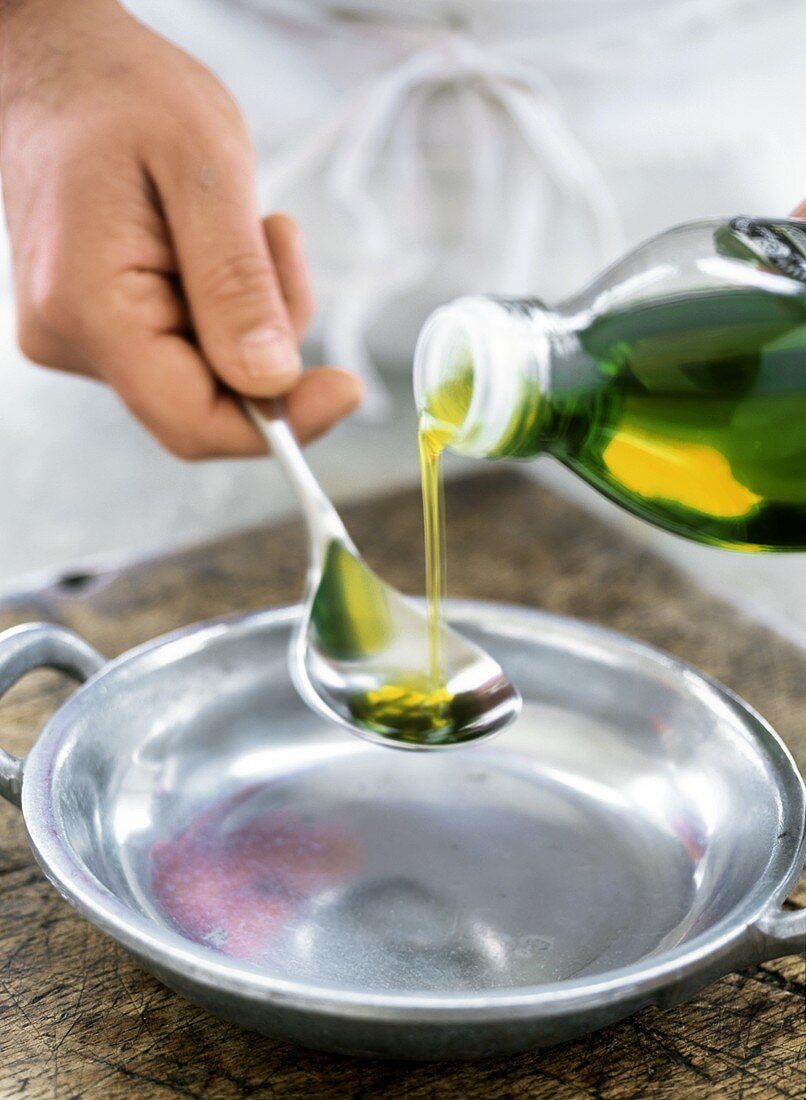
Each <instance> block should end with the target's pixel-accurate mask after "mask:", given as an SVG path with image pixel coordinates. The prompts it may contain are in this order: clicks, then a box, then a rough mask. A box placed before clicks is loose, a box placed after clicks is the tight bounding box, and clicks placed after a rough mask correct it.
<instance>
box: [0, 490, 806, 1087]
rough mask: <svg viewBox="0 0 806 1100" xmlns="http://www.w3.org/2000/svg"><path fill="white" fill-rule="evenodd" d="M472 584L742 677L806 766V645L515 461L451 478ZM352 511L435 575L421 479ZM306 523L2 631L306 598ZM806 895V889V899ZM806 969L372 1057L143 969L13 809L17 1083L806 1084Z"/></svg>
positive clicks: (41, 698)
mask: <svg viewBox="0 0 806 1100" xmlns="http://www.w3.org/2000/svg"><path fill="white" fill-rule="evenodd" d="M448 496H449V516H450V520H449V522H450V526H449V532H450V589H451V592H452V594H454V595H467V596H476V597H486V598H491V599H501V600H509V601H514V602H518V603H524V604H529V605H534V606H540V607H544V608H547V609H549V610H552V611H558V612H563V613H566V614H571V615H576V616H579V617H581V618H586V619H591V620H594V621H597V622H600V623H604V624H606V625H609V626H613V627H616V628H618V629H620V630H624V631H626V632H627V633H630V634H633V635H635V636H637V637H640V638H643V639H645V640H647V641H649V642H652V643H654V644H656V645H660V646H662V647H663V648H665V649H668V650H671V651H672V652H673V653H676V654H678V655H680V656H682V657H684V658H686V659H687V660H689V661H691V662H693V663H694V664H697V665H699V666H700V667H701V668H703V669H705V670H706V671H707V672H710V673H711V674H712V675H715V676H717V677H718V678H719V679H721V680H723V681H724V682H725V683H727V684H729V685H730V686H731V687H734V688H736V689H737V690H738V691H740V693H741V694H743V695H744V696H745V697H746V698H747V699H748V700H749V701H750V702H752V703H753V704H754V705H755V706H757V707H758V709H759V710H761V711H762V713H764V714H766V716H767V717H768V718H769V719H770V720H771V721H772V722H773V724H774V725H776V727H777V728H778V729H779V731H780V732H781V734H782V735H783V737H784V738H785V740H787V742H788V743H789V745H790V747H791V749H792V751H793V753H794V754H795V756H796V759H797V760H798V762H799V766H800V768H801V770H806V676H804V669H806V655H804V654H803V652H801V651H800V650H798V649H796V648H795V647H793V646H791V645H790V644H788V643H787V642H785V641H783V640H782V639H780V638H778V637H777V636H774V635H772V634H771V633H769V632H768V631H767V630H766V629H764V628H763V627H760V626H758V625H757V624H755V623H753V622H751V621H749V620H747V619H744V618H742V617H741V616H740V615H739V614H737V612H735V611H734V610H732V609H731V608H729V607H727V606H726V605H725V604H723V603H720V602H719V601H717V600H714V599H712V598H711V597H709V596H706V595H705V594H703V593H702V592H701V591H699V590H698V589H697V588H696V587H694V586H693V585H692V584H691V583H690V582H689V581H687V580H686V579H684V578H683V577H682V576H681V575H679V574H678V573H677V572H675V571H674V570H673V569H672V568H671V567H669V566H668V565H666V564H664V563H662V562H660V561H659V560H658V559H657V558H656V557H654V556H653V555H652V554H650V553H648V552H646V551H642V550H639V549H638V548H636V547H635V546H634V545H632V544H631V543H629V542H627V541H625V540H624V539H623V538H622V537H621V536H620V535H618V534H616V533H615V532H614V531H613V530H611V529H610V528H608V527H606V526H604V525H602V524H600V523H598V522H596V521H594V520H592V519H591V518H590V517H589V516H588V515H586V514H583V513H581V512H579V511H578V510H577V509H576V508H575V507H573V506H572V505H570V504H568V503H567V502H564V501H561V500H559V499H558V498H556V497H554V496H552V495H551V494H549V493H548V492H546V491H545V490H543V489H540V488H538V487H537V486H535V485H534V484H532V483H531V482H528V481H527V480H525V479H523V478H521V477H520V476H517V475H515V474H512V473H509V472H505V473H499V472H496V473H494V474H491V475H488V476H482V477H475V478H471V479H467V480H465V481H461V482H457V483H454V484H453V485H452V486H451V487H450V489H449V494H448ZM346 518H347V521H348V526H349V527H350V529H351V531H352V532H353V534H354V536H355V538H356V541H357V542H358V544H359V545H360V546H361V547H362V549H364V550H365V551H366V554H367V557H368V558H369V559H370V560H371V562H372V563H373V564H374V565H376V567H377V568H378V569H379V570H380V571H381V572H382V574H383V575H384V576H385V577H387V578H388V579H389V580H390V581H392V582H393V583H395V584H397V585H399V586H400V587H402V588H404V589H408V590H410V591H418V590H421V589H422V581H421V555H420V550H419V546H420V538H421V534H420V517H419V501H418V499H417V496H416V494H414V493H403V494H400V495H397V496H395V497H393V498H385V499H383V500H380V501H377V502H374V503H369V504H366V505H362V506H360V507H357V508H354V509H352V510H351V511H348V513H347V517H346ZM302 550H303V542H302V537H301V532H300V529H299V527H298V526H297V525H296V524H287V525H283V526H281V527H275V528H273V529H265V530H256V531H251V532H248V533H245V534H242V535H238V536H234V537H232V538H229V539H226V540H222V541H220V542H216V543H214V544H211V545H209V546H204V547H200V548H198V549H194V550H192V551H189V552H186V553H182V554H177V555H174V556H171V557H168V558H165V559H160V560H153V561H148V562H143V563H140V564H137V565H134V566H131V567H129V568H126V569H124V570H122V571H119V572H116V573H112V574H106V575H102V576H97V577H88V578H82V577H72V578H67V581H66V583H64V584H61V585H55V586H53V587H51V588H47V589H43V590H40V591H35V592H29V593H24V594H21V595H20V596H18V597H16V598H14V599H7V600H5V601H4V602H3V603H1V604H0V627H5V626H9V625H12V624H15V623H20V622H25V621H28V620H31V619H45V620H48V621H52V622H59V623H63V624H65V625H67V626H70V627H73V628H74V629H76V630H78V631H79V633H81V634H82V635H83V636H84V637H85V638H87V639H88V641H90V642H91V643H92V644H93V645H95V646H97V647H98V648H99V649H100V650H102V651H103V652H105V653H106V654H108V655H110V656H111V655H113V654H115V653H118V652H121V651H123V650H125V649H127V648H129V647H130V646H132V645H134V644H136V643H137V642H140V641H143V640H145V639H147V638H151V637H153V636H154V635H156V634H160V633H162V632H164V631H166V630H169V629H172V628H174V627H177V626H181V625H184V624H186V623H190V622H193V621H196V620H198V619H203V618H209V617H211V616H214V615H219V614H223V613H227V612H231V611H238V610H246V609H250V608H257V607H262V606H266V605H269V604H276V603H284V602H288V601H290V600H292V599H294V598H295V597H296V595H297V594H298V592H299V588H300V584H301V578H302V567H301V564H300V563H301V554H302ZM69 690H70V689H69V687H68V686H66V685H65V683H64V681H63V680H62V679H61V678H60V677H58V676H57V675H56V674H54V673H47V672H43V673H35V674H33V675H31V676H30V677H28V678H27V679H26V680H25V681H24V682H23V683H22V684H20V685H18V686H17V687H15V688H14V689H13V690H12V691H11V692H10V693H9V694H8V695H7V696H6V698H5V699H4V700H3V702H2V703H0V741H1V742H2V744H3V746H4V747H5V748H7V749H9V750H11V751H13V752H15V753H23V752H24V751H25V749H26V747H27V746H28V745H29V744H30V743H31V741H32V739H33V737H34V735H35V731H36V730H37V729H39V728H40V727H41V725H42V723H43V721H44V719H45V718H46V717H47V715H48V714H49V713H50V712H51V711H52V710H53V708H54V707H56V706H58V704H59V703H60V701H61V700H62V699H63V698H66V696H67V695H68V694H69ZM793 903H794V904H800V905H804V904H806V888H804V887H803V886H801V888H800V889H799V890H798V891H797V892H796V894H795V895H794V902H793ZM805 979H806V974H805V973H804V964H803V961H802V960H800V959H798V958H797V957H793V958H789V959H785V960H780V961H777V962H772V963H767V964H765V965H764V966H760V967H757V968H755V969H754V970H752V971H749V972H747V973H745V974H742V975H731V976H730V977H727V978H725V979H723V980H722V981H720V982H718V983H716V984H715V985H713V986H711V987H710V988H709V989H707V990H705V991H704V992H703V993H702V994H701V995H700V996H698V997H697V998H696V999H695V1000H694V1001H692V1002H690V1003H689V1004H687V1005H684V1006H682V1007H681V1008H678V1009H675V1010H673V1011H668V1012H660V1011H658V1010H655V1009H649V1010H646V1011H644V1012H642V1013H640V1014H639V1015H637V1016H635V1017H633V1018H632V1019H630V1020H627V1021H625V1022H623V1023H621V1024H618V1025H616V1026H613V1027H610V1028H608V1029H606V1030H604V1031H602V1032H599V1033H597V1034H595V1035H591V1036H589V1037H587V1038H585V1039H581V1040H577V1041H575V1042H573V1043H567V1044H565V1045H563V1046H561V1047H557V1048H554V1049H553V1050H547V1051H541V1052H537V1053H534V1054H526V1055H522V1056H520V1057H517V1058H508V1059H496V1060H492V1061H488V1062H484V1063H479V1064H474V1065H405V1064H401V1063H392V1062H362V1061H359V1060H355V1059H348V1058H341V1057H335V1056H329V1055H325V1054H318V1053H312V1052H310V1051H306V1050H303V1049H300V1048H297V1047H292V1046H289V1045H288V1044H284V1043H279V1042H274V1041H272V1040H270V1039H264V1038H261V1037H258V1036H255V1035H251V1034H248V1033H246V1032H242V1031H239V1030H237V1029H236V1028H234V1027H232V1026H230V1025H228V1024H225V1023H222V1022H220V1021H218V1020H216V1019H214V1018H213V1017H211V1016H209V1015H207V1014H206V1013H204V1012H202V1011H201V1010H199V1009H196V1008H194V1007H193V1006H191V1005H189V1004H187V1003H186V1002H185V1001H183V1000H181V999H180V998H179V997H177V996H176V995H175V994H173V993H171V992H169V991H168V990H166V989H164V988H163V987H162V986H160V985H159V984H158V983H157V982H156V981H155V980H154V979H153V978H151V977H149V976H147V975H145V974H143V973H142V972H141V971H140V970H139V969H138V968H137V966H136V965H135V964H134V963H133V962H131V961H130V960H129V958H128V957H127V956H126V955H125V953H124V952H123V951H121V950H120V949H119V948H118V947H117V946H116V945H115V944H114V943H113V942H112V941H111V940H109V939H107V938H105V937H104V936H102V935H101V934H100V933H98V932H96V931H95V930H94V929H92V928H91V927H90V926H89V925H88V924H86V923H85V922H84V921H82V920H80V919H79V918H78V916H77V915H75V914H74V913H73V911H72V910H71V909H70V908H69V907H68V906H67V905H66V903H65V902H63V901H62V900H61V898H60V897H59V896H58V895H57V894H56V893H55V892H54V891H53V890H52V888H51V887H49V886H48V885H47V884H46V882H45V881H44V879H43V877H42V875H41V874H40V872H39V871H38V869H37V868H36V866H35V864H34V862H33V859H32V857H31V855H30V852H29V849H28V847H27V844H26V841H25V835H24V829H23V825H22V821H21V818H20V816H19V813H18V812H17V811H16V810H14V809H13V808H12V807H10V806H7V805H5V804H4V805H2V806H0V1097H2V1098H4V1100H5V1098H6V1097H26V1098H31V1100H37V1098H39V1097H51V1096H55V1097H59V1098H61V1097H71V1098H72V1097H81V1098H82V1100H83V1098H88V1100H93V1098H96V1097H98V1098H103V1100H117V1098H129V1097H132V1096H136V1097H138V1098H139V1097H144V1098H150V1097H171V1096H193V1097H210V1098H219V1097H220V1098H229V1097H245V1096H260V1097H278V1098H279V1097H282V1098H284V1100H287V1098H303V1097H305V1098H307V1097H313V1098H318V1097H334V1098H345V1100H347V1098H356V1100H359V1098H365V1097H390V1098H397V1097H400V1098H401V1100H402V1098H406V1100H426V1098H439V1100H454V1098H456V1100H459V1098H462V1100H464V1098H466V1097H479V1098H485V1100H499V1098H510V1097H511V1098H521V1097H524V1098H525V1097H529V1098H535V1100H543V1098H545V1100H570V1098H579V1097H597V1098H607V1100H610V1098H613V1100H638V1098H652V1100H656V1098H660V1100H663V1098H669V1100H678V1098H680V1097H693V1098H700V1097H702V1098H706V1097H707V1098H711V1097H727V1098H736V1100H738V1098H740V1097H743V1098H748V1100H751V1098H752V1100H755V1098H767V1097H785V1098H792V1100H795V1098H798V1100H800V1098H802V1097H803V1096H805V1095H806V1021H805V1020H804V1013H805V1011H806V981H805Z"/></svg>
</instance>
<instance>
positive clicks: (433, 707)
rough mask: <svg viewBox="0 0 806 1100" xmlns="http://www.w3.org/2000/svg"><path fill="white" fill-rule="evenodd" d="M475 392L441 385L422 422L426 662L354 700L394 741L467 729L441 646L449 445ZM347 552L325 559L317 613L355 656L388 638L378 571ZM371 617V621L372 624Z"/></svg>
mask: <svg viewBox="0 0 806 1100" xmlns="http://www.w3.org/2000/svg"><path fill="white" fill-rule="evenodd" d="M471 392H472V386H470V385H467V384H465V385H464V386H462V387H457V386H455V385H453V384H451V383H448V384H447V385H445V386H443V387H440V389H439V390H438V391H437V393H435V394H433V395H431V396H430V397H429V400H428V404H427V407H426V409H425V410H424V411H423V413H422V415H421V417H420V421H419V424H418V431H417V442H418V449H419V456H420V473H421V480H422V498H423V527H424V532H425V589H426V599H427V638H426V650H425V652H423V653H422V666H421V667H420V668H417V669H406V670H402V669H401V670H396V671H395V672H394V675H390V677H389V680H388V682H386V683H383V684H381V685H380V686H379V687H377V688H373V689H370V690H368V691H364V692H362V693H361V694H360V695H358V696H356V697H355V698H354V699H352V700H351V703H350V709H351V712H352V715H353V717H354V719H355V720H356V721H357V722H359V724H361V725H362V726H364V727H365V728H366V729H368V730H371V731H372V732H374V733H377V734H380V735H381V736H383V737H385V738H388V739H389V740H391V741H398V742H405V743H409V744H430V745H435V744H440V745H446V744H453V743H455V742H457V741H462V740H464V739H465V737H466V736H467V734H466V733H463V728H464V724H465V722H466V719H467V715H466V714H465V713H464V711H465V710H466V706H467V704H466V702H465V701H463V700H461V699H460V698H458V697H454V696H453V695H452V694H451V691H450V689H449V687H448V683H447V681H448V676H447V670H446V669H445V667H444V660H443V653H442V631H443V624H444V617H443V616H444V610H443V597H444V590H445V561H446V547H445V507H444V492H443V483H442V453H443V451H444V450H445V448H446V447H447V446H448V445H449V443H450V441H451V439H452V438H453V435H454V432H455V430H456V427H457V426H458V425H459V424H460V423H461V421H462V419H463V416H464V412H465V411H466V402H467V400H469V397H470V393H471ZM342 556H343V557H344V558H345V561H344V562H341V561H340V560H336V559H335V558H334V560H333V561H332V562H331V561H330V560H329V561H328V563H327V564H326V567H325V571H324V576H325V578H326V579H327V583H326V584H323V585H322V586H320V592H323V593H325V596H324V598H323V600H322V607H321V609H317V608H315V614H314V617H315V619H316V621H317V624H319V623H320V622H321V624H322V627H323V628H325V629H326V628H327V626H328V624H330V623H333V624H335V626H336V627H338V629H339V631H341V632H342V633H341V634H339V636H338V637H337V638H331V637H329V636H326V637H325V639H324V641H325V644H326V647H327V648H328V651H329V652H331V653H334V654H335V655H337V656H339V657H341V658H343V659H349V658H350V657H352V656H357V655H360V654H366V653H367V652H374V651H378V650H382V649H383V646H384V644H385V640H384V638H383V636H382V633H383V632H382V630H381V629H380V626H379V624H380V623H382V621H383V611H382V608H383V599H382V595H381V594H380V593H379V592H376V591H374V590H371V589H370V588H369V587H368V585H370V580H368V579H367V577H370V578H371V577H372V575H371V574H370V575H368V574H363V575H362V578H361V580H360V583H359V582H358V581H357V580H356V578H355V577H354V576H352V575H351V572H352V573H355V572H357V570H356V566H355V562H354V561H353V559H352V558H350V557H349V555H342ZM359 611H360V613H359ZM343 622H348V623H352V624H353V628H355V626H356V624H363V625H362V635H361V637H358V638H352V636H351V637H350V638H349V639H345V638H344V637H343V636H342V635H343V631H344V627H343V625H341V624H342V623H343ZM367 623H371V624H372V628H371V629H368V628H367V626H366V624H367ZM364 635H366V637H364Z"/></svg>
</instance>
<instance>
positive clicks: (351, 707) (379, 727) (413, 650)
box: [245, 400, 521, 749]
mask: <svg viewBox="0 0 806 1100" xmlns="http://www.w3.org/2000/svg"><path fill="white" fill-rule="evenodd" d="M245 408H246V412H247V414H248V415H249V416H250V417H251V419H252V420H253V421H254V423H255V425H256V426H257V428H258V429H259V430H260V431H261V433H262V434H263V436H264V437H265V439H266V441H267V443H268V444H269V447H270V448H271V450H272V453H273V454H274V457H275V458H276V459H277V461H278V462H279V463H280V466H281V467H282V469H283V471H284V473H285V475H286V477H287V478H288V480H289V482H290V483H291V485H292V487H293V488H294V490H295V492H296V494H297V498H298V500H299V503H300V506H301V508H302V513H303V516H304V518H305V522H306V525H307V528H308V539H309V544H310V562H309V568H308V592H307V598H306V600H305V607H304V611H303V614H302V616H301V618H300V620H299V623H298V625H297V627H296V628H295V631H294V634H293V636H292V639H291V646H290V650H289V666H290V671H291V677H292V679H293V681H294V685H295V687H296V689H297V691H298V692H299V693H300V695H301V696H302V698H303V699H304V700H305V702H306V703H307V704H308V705H309V706H310V707H311V708H312V709H313V710H315V711H316V712H318V713H319V714H321V715H323V716H324V717H325V718H329V719H331V720H332V721H334V722H338V723H339V724H340V725H342V726H346V727H347V728H348V729H349V730H351V731H352V732H353V733H356V734H358V736H359V737H364V738H367V739H368V740H371V741H378V742H382V743H383V744H387V745H392V746H396V747H398V748H408V749H423V748H447V747H449V746H452V745H458V744H463V743H466V742H468V741H475V740H478V739H479V738H481V737H490V736H491V735H492V734H494V733H496V732H497V731H498V730H500V729H503V727H504V726H506V725H507V724H508V723H509V722H511V721H512V720H513V718H515V717H516V716H517V714H518V713H519V711H520V708H521V697H520V694H519V692H518V690H517V689H516V688H515V687H514V686H513V685H512V684H511V683H510V682H509V680H507V678H506V677H505V676H504V673H503V671H502V669H501V667H500V665H499V664H498V663H497V661H495V660H493V658H492V657H490V656H489V654H487V653H485V652H484V651H483V650H482V649H480V648H479V647H478V646H477V645H475V644H474V643H472V642H470V641H468V640H467V639H466V638H463V637H462V636H461V635H460V634H458V633H457V632H456V631H455V630H453V629H451V628H450V627H448V626H447V625H445V624H444V623H443V624H442V625H441V639H440V640H441V655H442V673H443V678H442V682H441V683H440V684H439V685H434V684H433V683H430V682H429V677H428V675H427V672H426V669H427V665H428V644H427V622H428V621H427V616H426V612H425V610H424V608H423V607H421V606H420V604H419V603H417V602H414V601H413V600H410V599H408V598H407V597H406V596H403V595H402V594H401V593H400V592H397V591H396V590H395V589H394V588H392V587H391V586H390V585H388V584H386V582H385V581H382V580H381V578H380V577H379V576H378V575H377V574H376V573H375V572H373V570H372V569H370V567H369V566H368V565H367V564H366V562H365V561H364V560H363V558H362V557H361V555H360V554H359V553H358V551H357V550H356V548H355V545H354V543H353V541H352V539H351V538H350V536H349V534H348V533H347V531H346V529H345V527H344V524H343V523H342V521H341V519H340V518H339V515H338V513H337V512H336V509H335V508H334V507H333V505H332V504H331V502H330V500H329V499H328V498H327V496H326V495H325V493H324V491H323V490H322V488H321V487H320V485H319V483H318V482H317V480H316V478H315V477H314V475H313V473H312V472H311V469H310V467H309V466H308V463H307V462H306V460H305V457H304V456H303V454H302V451H301V449H300V447H299V445H298V444H297V441H296V439H295V438H294V435H293V432H292V431H291V428H290V427H289V425H288V423H287V422H286V420H285V417H284V410H283V406H282V403H281V402H279V401H276V400H275V401H272V402H270V403H266V404H264V406H263V408H262V409H259V408H257V407H256V406H255V405H254V404H252V403H251V402H246V403H245ZM264 409H268V412H265V411H264Z"/></svg>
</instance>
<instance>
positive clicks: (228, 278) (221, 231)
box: [155, 142, 301, 397]
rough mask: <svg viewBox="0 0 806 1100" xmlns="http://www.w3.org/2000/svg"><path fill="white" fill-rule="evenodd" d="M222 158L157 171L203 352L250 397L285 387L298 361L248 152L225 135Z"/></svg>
mask: <svg viewBox="0 0 806 1100" xmlns="http://www.w3.org/2000/svg"><path fill="white" fill-rule="evenodd" d="M221 144H222V145H223V146H224V147H225V148H226V153H225V154H224V155H222V156H221V157H220V158H216V157H209V158H205V157H203V156H197V157H196V159H195V162H192V163H191V167H190V170H183V169H184V167H185V161H184V158H179V159H180V161H181V164H180V165H179V167H177V165H176V162H173V161H172V167H171V168H170V169H167V170H165V171H163V173H162V175H160V173H159V170H157V172H155V178H156V182H157V186H158V188H159V190H160V195H161V198H162V201H163V205H164V208H165V213H166V218H167V221H168V224H169V226H170V229H171V233H172V236H173V240H174V245H175V248H176V253H177V258H178V261H179V269H180V274H181V277H182V284H183V288H184V291H185V294H186V297H187V299H188V303H189V306H190V311H191V315H192V318H193V324H194V328H195V330H196V334H197V337H198V340H199V343H200V345H201V347H202V350H203V352H204V356H205V358H206V359H207V360H208V362H209V363H210V364H211V366H212V368H213V370H214V371H215V372H216V374H217V375H218V376H219V378H221V379H222V381H224V382H225V383H226V384H227V385H228V386H230V387H231V388H232V389H234V390H236V391H237V392H239V393H243V394H247V395H249V396H252V397H273V396H276V395H278V394H282V393H285V392H286V391H287V390H288V389H290V388H291V386H293V384H294V382H295V381H296V380H297V377H298V375H299V372H300V369H301V362H300V356H299V350H298V348H297V342H296V337H295V333H294V329H293V325H292V323H291V320H290V318H289V316H288V311H287V309H286V306H285V302H284V300H283V294H282V290H281V287H280V282H279V279H278V277H277V273H276V271H275V270H274V265H273V263H272V260H271V254H270V252H269V248H268V245H267V243H266V238H265V236H264V234H263V229H262V226H261V223H260V218H259V216H258V211H257V201H256V196H255V193H254V186H253V180H254V168H253V164H252V158H251V154H248V150H246V148H245V147H244V148H242V147H241V145H240V143H233V142H229V143H228V144H227V143H221Z"/></svg>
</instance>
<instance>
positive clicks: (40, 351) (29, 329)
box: [17, 311, 51, 366]
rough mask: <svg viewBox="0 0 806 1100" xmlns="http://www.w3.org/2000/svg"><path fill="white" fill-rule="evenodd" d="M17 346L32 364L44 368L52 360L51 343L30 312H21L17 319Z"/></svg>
mask: <svg viewBox="0 0 806 1100" xmlns="http://www.w3.org/2000/svg"><path fill="white" fill-rule="evenodd" d="M17 344H18V345H19V349H20V351H21V352H22V354H23V355H24V356H25V358H26V359H30V360H31V362H32V363H40V364H42V365H43V366H44V365H45V364H47V363H48V361H49V359H50V358H51V357H50V355H49V351H50V347H49V341H48V339H47V337H46V335H45V334H44V333H43V331H42V328H41V326H40V325H39V324H38V322H37V321H36V320H35V319H34V318H33V317H32V316H31V314H30V313H29V312H22V311H20V313H19V316H18V318H17Z"/></svg>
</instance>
